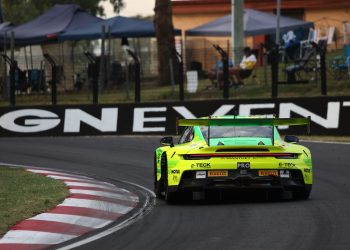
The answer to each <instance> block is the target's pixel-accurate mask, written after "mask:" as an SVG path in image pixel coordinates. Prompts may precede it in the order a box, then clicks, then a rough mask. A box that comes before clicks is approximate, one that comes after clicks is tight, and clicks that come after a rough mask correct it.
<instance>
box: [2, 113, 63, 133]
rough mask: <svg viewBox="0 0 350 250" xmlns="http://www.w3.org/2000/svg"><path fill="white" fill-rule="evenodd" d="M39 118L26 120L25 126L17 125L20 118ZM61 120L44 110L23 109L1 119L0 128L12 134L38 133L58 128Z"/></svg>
mask: <svg viewBox="0 0 350 250" xmlns="http://www.w3.org/2000/svg"><path fill="white" fill-rule="evenodd" d="M25 117H38V118H40V119H33V118H30V119H25V120H24V125H19V124H17V123H15V121H16V119H18V118H25ZM60 122H61V120H60V119H59V118H58V116H57V115H56V114H55V113H52V112H50V111H46V110H42V109H21V110H16V111H11V112H9V113H7V114H4V115H3V116H2V117H1V118H0V126H1V127H3V128H4V129H7V130H9V131H12V132H19V133H37V132H42V131H46V130H49V129H52V128H54V127H56V126H57V125H58V124H59V123H60Z"/></svg>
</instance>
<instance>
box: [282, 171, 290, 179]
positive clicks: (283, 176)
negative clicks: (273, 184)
mask: <svg viewBox="0 0 350 250" xmlns="http://www.w3.org/2000/svg"><path fill="white" fill-rule="evenodd" d="M280 177H281V178H289V177H290V172H289V170H280Z"/></svg>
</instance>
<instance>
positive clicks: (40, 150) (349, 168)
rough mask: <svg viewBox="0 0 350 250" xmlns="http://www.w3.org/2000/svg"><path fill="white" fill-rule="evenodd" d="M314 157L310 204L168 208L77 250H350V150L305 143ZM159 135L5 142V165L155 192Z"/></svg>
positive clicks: (194, 204) (258, 202)
mask: <svg viewBox="0 0 350 250" xmlns="http://www.w3.org/2000/svg"><path fill="white" fill-rule="evenodd" d="M303 144H305V145H307V146H309V147H310V149H311V151H312V153H313V158H314V161H313V164H314V187H313V191H312V193H311V197H310V199H309V200H307V201H278V202H272V201H264V200H260V199H256V200H254V199H253V200H251V199H249V200H244V199H243V200H239V201H232V202H227V201H225V202H207V203H206V202H204V203H203V202H188V203H183V204H177V205H167V204H166V203H165V202H164V201H162V200H157V203H156V205H155V207H154V208H153V210H152V211H151V212H150V213H149V214H148V215H146V216H144V218H142V219H141V220H139V221H137V222H135V223H134V224H132V225H130V226H128V227H126V228H124V229H121V230H120V231H118V232H115V233H113V234H111V235H108V236H106V237H104V238H102V239H99V240H97V241H94V242H92V243H89V244H86V245H83V246H80V247H78V248H77V249H269V250H270V249H350V237H349V232H350V145H336V144H319V143H303ZM158 145H159V138H158V137H90V138H88V137H83V138H14V139H11V138H8V139H4V138H2V139H1V141H0V149H1V153H0V161H1V162H7V163H15V164H27V165H35V166H39V167H50V168H56V169H62V170H68V171H74V172H81V173H86V174H89V175H96V176H100V177H107V178H116V179H123V180H126V181H130V182H134V183H137V184H139V185H142V186H144V187H147V188H150V189H152V185H153V183H152V171H153V149H154V148H155V147H157V146H158Z"/></svg>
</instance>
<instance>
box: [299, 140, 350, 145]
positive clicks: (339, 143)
mask: <svg viewBox="0 0 350 250" xmlns="http://www.w3.org/2000/svg"><path fill="white" fill-rule="evenodd" d="M300 141H301V142H311V143H324V144H338V145H350V142H336V141H317V140H316V141H314V140H300Z"/></svg>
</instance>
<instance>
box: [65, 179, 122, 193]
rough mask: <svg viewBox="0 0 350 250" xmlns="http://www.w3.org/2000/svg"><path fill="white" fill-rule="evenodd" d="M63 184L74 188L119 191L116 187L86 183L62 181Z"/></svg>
mask: <svg viewBox="0 0 350 250" xmlns="http://www.w3.org/2000/svg"><path fill="white" fill-rule="evenodd" d="M64 183H65V184H66V185H67V186H68V187H69V186H76V187H96V188H103V189H108V190H111V191H119V188H117V187H111V186H107V185H101V184H92V183H86V182H70V181H64Z"/></svg>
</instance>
